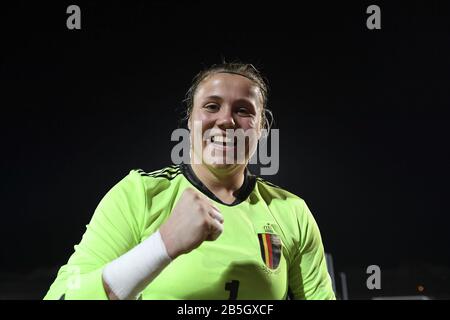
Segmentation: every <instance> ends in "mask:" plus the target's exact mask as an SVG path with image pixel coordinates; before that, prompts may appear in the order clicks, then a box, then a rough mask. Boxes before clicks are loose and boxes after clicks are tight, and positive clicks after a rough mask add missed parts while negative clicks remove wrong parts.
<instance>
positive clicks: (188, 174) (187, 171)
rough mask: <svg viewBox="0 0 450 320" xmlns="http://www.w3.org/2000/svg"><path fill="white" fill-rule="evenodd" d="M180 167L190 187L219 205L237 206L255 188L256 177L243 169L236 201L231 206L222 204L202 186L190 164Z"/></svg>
mask: <svg viewBox="0 0 450 320" xmlns="http://www.w3.org/2000/svg"><path fill="white" fill-rule="evenodd" d="M180 167H181V172H182V173H183V175H184V176H185V178H186V179H188V181H189V182H190V183H192V185H193V186H194V187H196V188H197V189H198V190H200V191H201V192H202V193H203V194H205V195H206V196H208V197H209V198H211V199H213V200H214V201H217V202H219V203H220V204H223V205H225V206H229V207H231V206H235V205H238V204H239V203H241V202H242V201H244V200H245V199H247V198H248V196H249V195H250V193H252V191H253V189H254V188H255V183H256V177H255V176H254V175H253V174H251V173H250V171H249V170H248V168H245V173H244V183H243V184H242V186H241V187H240V188H239V189H238V190H236V192H235V194H234V196H235V197H236V200H234V202H233V203H231V204H228V203H224V202H222V200H220V199H219V198H217V197H216V195H215V194H214V193H212V192H211V191H210V190H209V189H208V188H207V187H206V186H205V185H204V184H203V182H201V181H200V179H199V178H198V177H197V176H196V175H195V173H194V170H192V167H191V165H190V164H185V163H182V164H181V165H180Z"/></svg>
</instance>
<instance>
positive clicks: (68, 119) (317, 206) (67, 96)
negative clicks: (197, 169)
mask: <svg viewBox="0 0 450 320" xmlns="http://www.w3.org/2000/svg"><path fill="white" fill-rule="evenodd" d="M338 2H339V3H338V4H333V5H330V4H317V5H314V6H313V5H302V6H300V7H289V6H287V5H277V6H274V5H273V4H270V3H267V4H264V5H260V6H257V7H255V8H253V9H252V8H251V6H250V5H246V6H244V7H239V6H240V5H239V4H238V3H231V2H226V3H225V4H224V5H223V7H221V8H219V7H215V6H212V5H210V4H208V2H204V3H202V4H201V5H202V6H203V9H202V7H201V5H196V6H195V7H192V6H188V5H186V4H184V5H181V4H175V3H172V4H167V3H166V2H163V1H158V2H155V3H154V4H146V2H144V1H141V2H139V3H138V2H136V4H133V5H131V4H128V5H127V6H125V4H124V3H122V4H114V5H111V4H101V3H99V2H95V1H93V2H92V1H91V2H90V4H86V5H84V6H83V4H81V3H80V6H81V10H82V30H80V31H69V30H67V29H66V26H65V20H66V17H67V15H66V14H65V8H66V7H67V5H69V4H71V3H65V2H63V3H60V4H55V5H50V4H47V5H43V4H34V5H33V6H31V5H28V4H26V3H22V4H17V5H15V7H11V8H6V9H5V8H3V13H6V15H5V16H4V17H3V18H2V19H1V33H2V36H1V41H2V44H1V47H2V49H1V51H2V53H1V58H2V59H1V66H0V79H1V82H2V83H1V88H2V90H1V92H2V93H1V97H0V99H1V100H0V101H1V102H0V105H1V107H2V117H1V123H2V125H1V137H2V157H1V163H2V166H1V168H2V180H3V182H2V185H1V186H2V190H1V191H2V192H1V193H2V203H3V209H2V210H1V211H2V223H1V226H2V228H1V230H2V232H1V236H0V237H1V238H0V240H1V243H2V244H1V246H0V261H1V264H0V271H5V272H6V271H19V270H21V271H24V270H31V269H34V268H41V267H51V266H59V265H61V264H63V263H65V262H66V260H67V258H68V257H69V255H70V254H71V253H72V250H73V245H75V244H76V243H78V241H79V240H80V238H81V235H82V234H83V232H84V230H85V225H86V224H87V223H88V222H89V220H90V217H91V215H92V213H93V211H94V209H95V207H96V205H97V203H98V202H99V201H100V199H101V197H102V196H103V195H104V194H105V193H106V192H107V191H108V190H109V188H111V187H112V186H113V185H114V184H115V183H116V182H118V181H119V180H120V179H121V178H122V177H124V176H125V175H126V174H127V173H128V171H129V170H131V169H133V168H142V169H144V170H146V171H152V170H155V169H159V168H161V167H163V166H165V165H167V164H169V163H170V150H171V147H172V146H173V145H174V143H173V142H171V141H170V134H171V132H172V130H173V129H175V128H177V126H178V119H179V118H180V112H181V107H182V103H181V100H182V99H183V97H184V93H185V91H186V90H187V88H188V87H189V83H190V80H191V78H192V77H193V76H194V74H195V73H196V72H198V71H199V70H200V69H201V68H202V67H203V66H204V65H209V64H211V63H217V62H220V60H221V57H222V56H224V57H225V58H227V59H228V60H233V59H241V60H243V61H248V62H251V63H253V64H255V65H256V66H257V67H260V68H261V70H262V71H263V72H264V74H265V75H266V76H267V78H268V79H269V83H270V87H271V93H270V98H269V106H270V107H271V109H272V111H273V113H274V116H275V120H276V128H279V129H280V138H281V139H280V152H281V153H280V170H279V173H278V175H277V176H274V177H266V178H267V179H268V180H270V181H272V182H274V183H276V184H278V185H280V186H282V187H284V188H286V189H287V190H289V191H291V192H293V193H295V194H297V195H299V196H301V197H302V198H304V199H305V200H306V202H307V203H308V205H309V206H310V208H311V210H312V211H313V213H314V214H315V217H316V219H317V221H318V223H319V226H320V228H321V231H322V237H323V239H324V243H325V246H326V250H327V251H329V252H331V253H333V256H334V259H335V262H336V265H337V267H338V268H341V269H345V268H354V267H359V266H367V265H369V264H378V265H381V266H395V265H398V264H408V263H410V264H415V263H429V264H433V265H443V266H447V267H450V250H448V246H449V244H450V234H449V232H448V226H449V222H450V221H449V217H448V214H449V210H448V191H449V188H448V183H449V182H448V181H449V168H448V167H449V165H448V164H449V163H450V159H449V154H448V139H449V129H448V127H449V115H450V112H449V103H450V97H449V80H450V58H449V57H450V28H449V20H450V19H449V16H450V10H449V6H448V5H444V1H442V2H432V1H429V2H427V6H425V1H422V2H414V1H408V2H406V1H405V2H397V3H396V5H392V4H391V5H387V4H380V6H381V10H382V30H378V31H369V30H368V29H367V28H366V27H365V19H366V17H367V14H366V13H365V8H366V7H367V5H368V4H371V3H364V2H362V3H360V4H358V5H355V4H353V5H351V4H346V5H345V6H344V5H343V4H342V1H338ZM74 3H76V2H74ZM377 3H380V2H377Z"/></svg>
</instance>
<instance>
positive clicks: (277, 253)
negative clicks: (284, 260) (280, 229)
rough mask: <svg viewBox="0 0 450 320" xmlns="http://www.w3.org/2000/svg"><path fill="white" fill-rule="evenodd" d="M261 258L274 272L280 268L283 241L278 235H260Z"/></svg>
mask: <svg viewBox="0 0 450 320" xmlns="http://www.w3.org/2000/svg"><path fill="white" fill-rule="evenodd" d="M258 239H259V246H260V249H261V257H262V259H263V261H264V263H265V264H266V266H267V267H269V268H270V269H272V270H275V269H276V268H278V265H279V264H280V257H281V240H280V238H279V237H278V236H277V235H276V234H270V233H258Z"/></svg>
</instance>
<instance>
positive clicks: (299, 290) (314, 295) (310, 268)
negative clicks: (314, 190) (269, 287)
mask: <svg viewBox="0 0 450 320" xmlns="http://www.w3.org/2000/svg"><path fill="white" fill-rule="evenodd" d="M295 208H296V211H297V212H296V214H297V222H298V228H299V232H300V239H299V243H298V250H297V251H296V252H295V253H294V257H293V259H292V262H291V265H290V268H289V288H290V290H291V292H292V294H293V296H294V297H293V298H294V299H306V300H334V299H336V298H335V294H334V291H333V286H332V282H331V278H330V275H329V273H328V269H327V265H326V259H325V252H324V248H323V244H322V238H321V235H320V231H319V227H318V226H317V223H316V221H315V219H314V217H313V215H312V213H311V212H310V210H309V208H308V206H307V205H306V203H305V202H304V201H303V200H301V202H300V204H298V205H296V206H295Z"/></svg>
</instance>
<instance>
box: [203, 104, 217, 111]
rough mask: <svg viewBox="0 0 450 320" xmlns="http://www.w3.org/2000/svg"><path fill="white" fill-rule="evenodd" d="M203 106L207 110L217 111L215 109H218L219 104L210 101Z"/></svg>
mask: <svg viewBox="0 0 450 320" xmlns="http://www.w3.org/2000/svg"><path fill="white" fill-rule="evenodd" d="M203 108H205V109H206V110H207V111H208V112H217V111H219V109H220V106H219V105H218V104H215V103H210V104H207V105H206V106H204V107H203Z"/></svg>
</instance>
